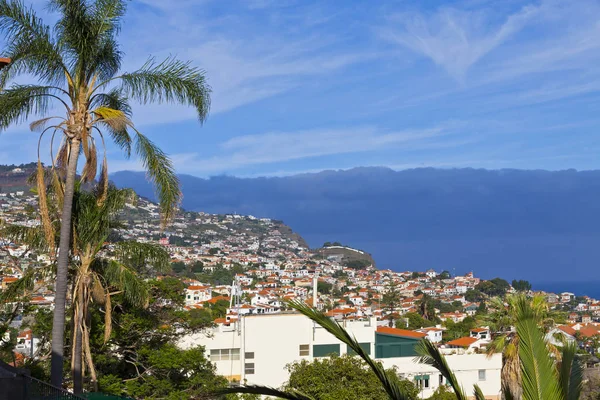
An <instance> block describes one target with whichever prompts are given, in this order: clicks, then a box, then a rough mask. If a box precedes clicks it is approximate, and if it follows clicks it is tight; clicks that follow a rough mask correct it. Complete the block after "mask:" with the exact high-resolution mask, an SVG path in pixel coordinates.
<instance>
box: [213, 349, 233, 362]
mask: <svg viewBox="0 0 600 400" xmlns="http://www.w3.org/2000/svg"><path fill="white" fill-rule="evenodd" d="M239 359H240V349H215V350H211V351H210V360H211V361H228V360H239Z"/></svg>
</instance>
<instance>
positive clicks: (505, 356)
mask: <svg viewBox="0 0 600 400" xmlns="http://www.w3.org/2000/svg"><path fill="white" fill-rule="evenodd" d="M524 301H525V302H527V303H528V304H529V307H530V308H531V315H532V317H533V318H535V322H536V324H538V325H547V324H548V322H551V321H552V317H553V314H552V313H551V311H550V307H549V305H548V303H547V302H546V299H545V298H544V296H541V295H536V296H534V297H533V298H531V299H527V298H526V297H525V295H523V294H516V295H511V296H507V297H506V299H505V300H503V299H501V298H499V297H494V298H493V299H491V300H490V309H493V311H492V312H491V313H490V314H489V315H488V316H487V317H486V318H485V323H487V324H489V325H490V327H491V328H492V331H494V332H497V334H496V335H495V337H494V340H493V341H492V343H491V345H490V346H488V348H487V352H488V355H492V354H494V353H498V352H501V353H502V375H501V377H502V381H503V382H505V383H506V385H507V386H508V388H509V390H510V392H511V393H512V394H513V396H515V397H516V398H520V397H521V395H522V391H521V387H520V382H521V368H520V359H519V357H520V352H519V343H520V337H519V333H518V331H515V330H514V329H513V328H514V327H516V325H517V322H518V320H519V318H520V315H519V312H520V310H519V304H520V303H521V302H524Z"/></svg>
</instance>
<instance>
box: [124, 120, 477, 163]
mask: <svg viewBox="0 0 600 400" xmlns="http://www.w3.org/2000/svg"><path fill="white" fill-rule="evenodd" d="M459 126H460V124H457V123H454V122H450V123H447V124H444V125H440V126H436V127H431V128H423V129H413V130H405V131H386V130H382V129H378V128H376V127H368V126H367V127H355V128H347V129H315V130H308V131H297V132H270V133H264V134H257V135H245V136H238V137H235V138H232V139H230V140H227V141H225V142H223V143H221V144H220V146H219V151H218V152H217V154H216V155H214V156H212V157H208V158H201V157H200V156H199V155H198V154H196V153H179V154H173V156H172V159H173V162H174V165H175V166H176V168H177V170H178V171H181V172H185V173H193V174H200V175H206V174H215V173H221V172H223V171H235V170H236V169H239V168H241V167H246V166H251V165H268V164H274V163H286V162H290V161H294V160H302V159H309V158H314V157H323V156H333V155H344V154H352V153H367V152H374V151H378V150H384V149H385V150H390V149H394V148H396V149H399V150H404V151H411V150H416V149H421V150H422V149H435V148H442V147H453V146H458V145H463V144H466V143H472V142H473V141H474V140H477V139H476V138H474V137H471V138H465V137H453V134H455V133H456V132H457V129H458V127H459ZM122 166H129V165H128V164H124V165H118V166H117V168H121V167H122Z"/></svg>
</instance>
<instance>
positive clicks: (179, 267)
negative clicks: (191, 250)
mask: <svg viewBox="0 0 600 400" xmlns="http://www.w3.org/2000/svg"><path fill="white" fill-rule="evenodd" d="M171 269H172V270H173V272H175V273H176V274H180V273H182V272H184V271H185V270H186V269H187V266H186V265H185V263H184V262H183V261H175V262H174V263H171Z"/></svg>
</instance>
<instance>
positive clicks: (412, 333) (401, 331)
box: [377, 326, 427, 339]
mask: <svg viewBox="0 0 600 400" xmlns="http://www.w3.org/2000/svg"><path fill="white" fill-rule="evenodd" d="M377 333H383V334H384V335H394V336H404V337H410V338H415V339H422V338H424V337H426V336H427V335H426V334H425V333H421V332H415V331H409V330H407V329H398V328H389V327H386V326H380V327H378V328H377Z"/></svg>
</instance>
